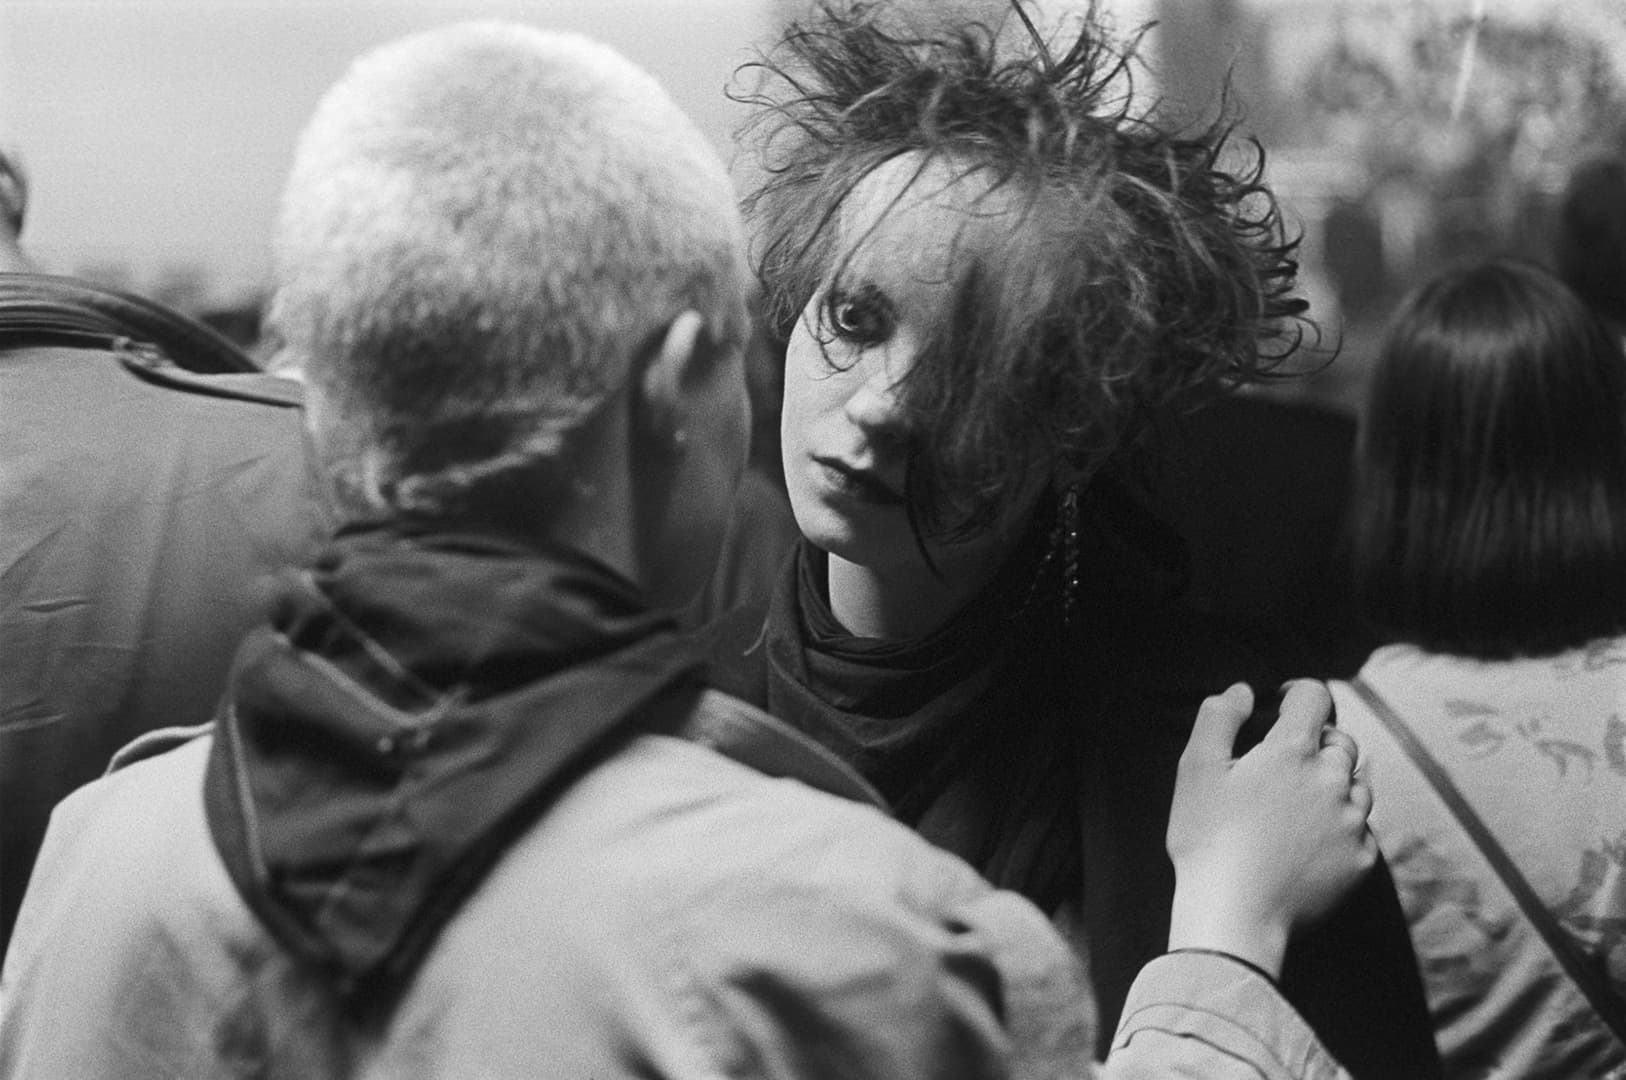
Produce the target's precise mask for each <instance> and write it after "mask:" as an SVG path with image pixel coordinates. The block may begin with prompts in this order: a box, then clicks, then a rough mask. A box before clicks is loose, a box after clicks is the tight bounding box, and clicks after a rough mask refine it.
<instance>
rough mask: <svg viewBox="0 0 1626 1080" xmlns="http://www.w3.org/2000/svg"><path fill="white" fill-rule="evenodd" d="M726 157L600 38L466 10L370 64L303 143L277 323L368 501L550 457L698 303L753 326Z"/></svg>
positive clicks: (704, 311)
mask: <svg viewBox="0 0 1626 1080" xmlns="http://www.w3.org/2000/svg"><path fill="white" fill-rule="evenodd" d="M740 251H741V232H740V224H739V220H738V216H737V212H736V210H735V206H734V196H733V192H732V189H731V187H730V185H729V181H728V176H727V172H726V170H725V169H724V167H723V165H722V163H721V161H720V160H719V159H718V157H717V155H716V153H715V152H714V151H713V150H712V148H711V147H710V145H709V144H708V143H707V142H706V140H705V138H704V137H703V136H702V135H701V134H700V132H699V131H698V130H697V129H696V128H695V126H694V124H693V123H692V122H691V121H690V120H689V119H688V117H687V116H685V115H684V114H683V112H682V111H681V110H680V109H679V108H678V107H677V105H676V104H675V103H674V102H673V101H672V100H671V98H670V97H669V96H668V95H667V94H666V92H665V91H664V90H663V89H662V88H661V87H660V86H659V84H657V83H656V82H655V81H654V79H652V78H651V77H650V76H649V75H647V74H646V73H644V72H643V71H641V70H640V69H639V68H637V67H636V66H634V65H633V64H631V63H630V62H629V61H627V60H626V59H625V58H623V57H621V56H620V55H619V54H617V53H615V52H614V51H613V50H611V49H609V48H606V47H605V46H603V45H600V44H597V43H595V42H593V41H590V40H588V39H586V38H583V37H580V36H577V35H572V34H561V33H552V32H546V31H542V30H538V29H536V28H533V27H528V26H522V25H516V24H508V23H467V24H458V25H455V26H450V27H445V28H441V29H437V30H432V31H429V32H426V33H423V34H419V35H415V36H412V37H408V38H405V39H403V40H400V41H397V42H395V43H392V44H389V45H386V46H384V47H382V48H380V49H378V50H376V51H374V52H372V53H369V54H367V55H365V56H363V57H362V58H361V59H360V60H358V61H357V62H356V63H355V64H354V65H353V66H352V67H351V69H350V71H349V72H348V73H347V74H346V75H345V76H344V78H343V79H342V80H341V81H340V82H339V83H338V84H337V85H336V86H334V87H333V89H332V90H330V91H329V92H328V94H327V95H326V96H325V97H324V98H323V100H322V102H321V103H320V105H319V106H318V108H317V110H316V113H315V115H314V116H313V117H312V119H311V121H310V123H309V125H308V127H307V128H306V130H305V132H304V134H303V135H302V137H301V139H300V142H299V146H298V149H297V152H296V155H295V161H294V166H293V170H292V173H291V175H290V178H289V181H288V185H287V188H286V190H285V193H284V196H283V203H282V210H281V216H280V219H279V221H278V225H277V230H276V237H275V267H276V283H277V292H276V296H275V299H274V302H273V305H272V312H271V319H270V323H271V329H272V332H273V333H274V334H275V335H276V336H277V337H278V338H279V339H280V342H281V348H282V350H283V352H284V354H285V358H286V360H287V361H288V362H291V363H292V364H296V365H298V366H300V367H301V368H303V370H304V371H305V375H306V378H307V379H308V380H309V381H310V382H311V384H312V385H313V387H314V388H315V389H316V390H317V392H318V394H319V395H320V397H321V398H322V400H323V402H324V407H326V408H328V409H330V410H332V411H334V412H335V413H337V414H339V415H340V416H342V426H343V428H344V429H345V431H346V432H347V439H348V440H349V442H350V444H351V445H349V446H348V447H347V448H346V449H344V450H342V451H341V456H345V457H347V458H348V459H349V460H348V463H347V466H346V467H348V468H350V469H352V470H353V472H354V474H355V475H354V477H353V479H354V480H356V482H357V483H358V484H359V485H360V487H361V489H362V490H363V492H364V493H365V494H366V496H367V497H368V498H369V500H370V501H373V502H377V503H381V504H386V505H395V506H397V507H398V508H414V504H418V503H421V504H423V505H422V506H419V507H417V508H420V509H434V508H435V504H436V503H437V502H438V501H439V500H441V499H442V497H443V496H445V495H447V494H448V493H455V492H456V491H457V490H458V489H459V488H461V487H464V486H466V485H467V484H469V483H472V482H474V481H476V480H478V479H479V478H480V477H482V476H484V475H489V474H491V473H493V472H497V471H501V470H503V469H506V468H509V467H512V466H515V465H529V464H534V463H535V462H537V461H539V460H546V459H548V458H550V457H555V456H557V455H558V454H559V453H560V451H561V448H562V447H563V446H564V445H565V443H566V441H567V440H568V436H569V434H570V432H571V430H572V429H574V428H575V427H576V426H577V425H579V424H580V423H581V422H582V421H583V420H584V419H585V418H586V417H588V416H590V415H591V414H592V413H593V412H594V410H595V409H596V408H597V407H598V405H599V404H601V403H602V402H603V401H604V400H606V398H607V397H608V396H609V395H611V394H613V393H614V392H615V391H616V390H617V389H618V388H619V387H620V386H621V385H622V384H623V382H624V381H625V380H626V378H627V373H628V370H629V366H630V364H631V362H632V359H633V358H634V357H635V356H636V355H638V354H639V352H640V351H641V350H643V349H645V348H646V347H648V345H649V344H650V343H651V341H652V340H654V339H655V338H656V336H657V335H659V334H660V333H661V332H662V331H663V330H664V329H665V327H666V326H667V324H669V323H670V321H671V320H672V318H674V317H675V316H676V315H677V314H679V313H680V312H682V311H683V310H685V309H690V308H692V309H694V310H696V311H698V312H700V314H701V315H702V316H703V317H704V318H705V319H706V321H707V326H708V330H709V333H710V334H711V335H712V337H713V338H714V339H715V340H717V341H719V342H722V343H733V342H737V341H740V340H742V339H743V336H744V334H745V313H744V300H743V297H744V290H745V281H746V272H745V270H744V267H743V265H742V262H741V257H740Z"/></svg>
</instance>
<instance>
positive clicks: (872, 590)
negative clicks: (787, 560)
mask: <svg viewBox="0 0 1626 1080" xmlns="http://www.w3.org/2000/svg"><path fill="white" fill-rule="evenodd" d="M939 569H940V570H941V571H942V573H941V575H939V574H937V573H933V571H932V570H931V568H929V567H928V566H927V565H926V562H925V560H924V559H922V560H920V562H919V564H918V565H912V566H888V567H886V568H884V569H880V570H877V569H875V568H872V567H868V566H860V565H858V564H857V563H852V562H848V561H847V560H846V559H843V558H841V557H840V556H838V555H831V556H829V566H828V581H829V592H830V594H829V601H830V612H831V614H833V615H834V616H835V617H836V621H837V622H839V623H840V624H841V625H842V626H843V627H845V628H846V629H847V631H848V633H851V634H855V635H857V636H859V637H868V638H881V639H883V640H906V639H910V638H919V637H925V636H926V635H927V634H930V633H932V632H933V631H935V630H937V629H938V628H940V627H942V626H943V625H944V624H946V623H947V622H948V621H949V620H950V619H952V618H953V617H954V616H955V615H957V614H958V613H959V612H960V610H961V609H963V608H964V607H965V606H966V604H968V603H970V601H971V600H972V598H973V597H975V596H976V595H977V594H978V593H979V592H981V591H982V589H983V588H984V586H986V585H987V584H988V582H989V581H990V580H991V579H992V578H993V576H994V573H995V572H996V571H997V570H998V565H997V564H995V565H990V566H985V567H976V568H971V569H969V570H968V569H966V568H963V567H953V566H946V567H940V568H939Z"/></svg>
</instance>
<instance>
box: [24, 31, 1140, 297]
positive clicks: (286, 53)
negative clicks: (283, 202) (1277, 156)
mask: <svg viewBox="0 0 1626 1080" xmlns="http://www.w3.org/2000/svg"><path fill="white" fill-rule="evenodd" d="M1040 2H1041V4H1042V5H1047V6H1046V11H1047V12H1060V13H1065V11H1066V10H1067V9H1068V8H1069V5H1070V4H1071V2H1072V0H1040ZM794 6H796V5H795V0H0V144H3V145H6V146H9V147H12V148H15V149H17V150H19V151H20V152H21V156H22V160H23V162H24V163H25V165H26V166H27V168H28V171H29V174H30V180H31V185H32V200H31V204H30V208H29V218H28V223H27V227H26V229H25V233H24V239H25V241H26V242H27V243H28V245H29V247H30V250H31V251H33V253H34V254H35V256H36V258H37V259H39V260H40V261H41V262H42V263H43V264H44V267H45V269H47V270H51V271H54V272H58V273H75V272H83V271H86V270H87V269H93V270H95V271H96V272H97V273H98V274H99V275H102V276H106V275H108V274H109V273H117V272H121V271H122V273H124V274H125V275H127V278H126V284H128V285H129V286H130V287H133V288H137V289H143V290H151V289H154V288H156V287H159V286H161V284H162V282H163V281H164V279H165V278H166V277H170V278H174V277H176V276H185V275H186V274H189V273H191V274H195V273H196V272H198V271H202V272H203V273H204V274H205V275H206V276H207V278H208V280H209V281H210V282H211V285H212V287H213V289H214V291H215V293H216V294H217V295H218V296H219V297H220V298H221V300H222V301H223V302H224V301H229V300H231V299H234V298H235V297H236V296H237V295H238V294H242V293H245V292H248V291H251V290H253V289H254V288H256V287H258V285H259V284H260V283H261V282H262V281H263V279H264V275H265V270H266V266H267V243H268V236H269V230H270V226H271V221H272V217H273V215H274V213H275V207H276V197H277V191H278V188H279V185H280V184H281V181H282V178H283V176H284V174H285V173H286V170H287V167H288V164H289V161H290V158H291V153H292V147H293V144H294V140H295V138H296V136H297V134H298V131H299V129H300V126H301V125H302V124H303V122H304V120H305V118H306V117H307V116H308V115H309V113H310V111H311V109H312V108H313V107H314V105H315V103H316V101H317V99H318V98H319V97H320V95H321V93H322V92H323V91H324V90H325V89H326V88H327V87H328V86H329V85H330V84H331V83H332V82H333V81H334V80H336V79H337V78H338V77H339V76H340V75H341V74H342V73H343V71H344V69H345V67H346V65H347V64H348V62H349V61H350V60H351V59H352V58H353V57H354V56H356V55H357V54H358V53H361V52H363V51H365V50H366V49H368V48H369V47H371V46H373V45H375V44H378V43H381V42H383V41H386V40H389V39H391V38H394V37H398V36H400V35H402V34H406V33H409V32H411V31H414V30H417V29H420V28H423V27H427V26H432V25H436V24H439V23H444V22H449V21H453V20H457V19H462V18H470V17H504V18H516V19H522V20H525V21H528V22H532V23H535V24H537V25H543V26H550V27H557V28H560V29H569V30H577V31H581V32H584V33H588V34H590V35H592V36H594V37H597V38H599V39H600V40H602V41H605V42H607V43H609V44H610V45H612V46H615V47H616V48H618V49H620V50H621V51H622V52H624V53H625V54H626V55H628V56H629V57H631V58H632V59H633V60H634V61H636V62H638V63H639V64H641V65H643V66H644V67H645V68H647V69H648V70H649V71H651V72H652V73H653V74H654V75H655V76H656V77H657V78H659V79H660V80H661V81H662V82H663V83H665V84H666V86H667V87H668V89H669V90H670V91H671V92H672V94H673V96H674V97H675V98H676V99H677V100H678V102H679V104H681V105H682V106H683V107H684V108H685V109H686V110H687V111H688V112H689V113H690V115H691V116H693V117H694V118H695V119H696V121H697V122H698V123H699V124H700V126H701V128H702V129H703V130H704V131H705V132H706V133H707V135H708V136H709V137H710V138H712V139H713V140H714V141H715V142H716V144H717V145H718V147H719V150H720V151H722V152H723V153H724V155H725V157H726V158H730V159H732V158H733V157H734V154H733V147H732V138H731V136H732V133H733V131H734V130H735V128H736V127H737V126H738V124H739V122H740V121H741V119H742V115H741V114H742V112H743V110H742V108H741V107H740V106H737V105H734V104H733V103H731V102H730V101H729V100H728V99H727V98H726V97H725V95H724V93H723V88H724V86H725V85H726V84H727V83H728V81H729V79H730V77H731V75H732V73H733V71H734V69H735V68H736V67H737V66H738V65H739V64H740V63H741V62H742V61H744V60H747V59H749V58H750V56H751V55H752V52H751V50H752V48H753V46H755V45H758V44H760V43H762V42H764V41H765V40H767V39H768V38H769V36H770V35H771V33H772V29H773V27H774V25H775V19H776V16H778V15H779V14H781V13H783V12H784V11H786V10H788V9H790V8H792V7H794ZM1114 6H1115V7H1121V8H1124V9H1126V10H1128V11H1130V12H1134V11H1135V10H1136V9H1137V8H1144V9H1147V10H1149V9H1150V7H1151V4H1150V0H1117V2H1116V3H1115V4H1114Z"/></svg>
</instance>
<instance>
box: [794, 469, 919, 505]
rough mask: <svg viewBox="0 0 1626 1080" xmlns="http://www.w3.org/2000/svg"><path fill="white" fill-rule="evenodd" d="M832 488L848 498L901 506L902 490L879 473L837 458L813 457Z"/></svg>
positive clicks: (876, 503) (902, 500)
mask: <svg viewBox="0 0 1626 1080" xmlns="http://www.w3.org/2000/svg"><path fill="white" fill-rule="evenodd" d="M813 460H814V461H815V462H817V463H818V464H819V466H820V467H822V468H823V470H824V475H825V479H826V481H827V482H828V483H829V484H830V486H831V487H832V488H834V489H835V490H836V491H838V492H840V493H841V494H843V495H846V496H848V497H849V498H853V499H857V500H859V501H861V502H866V503H870V504H872V505H875V506H902V505H903V503H904V498H903V492H901V491H899V490H898V489H897V488H895V487H893V486H892V485H890V484H888V483H886V481H884V480H882V479H881V478H880V476H879V474H877V473H875V472H873V471H871V470H869V469H860V468H856V467H854V466H852V465H848V464H847V463H846V462H844V461H841V460H839V459H837V458H823V457H815V458H814V459H813Z"/></svg>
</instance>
